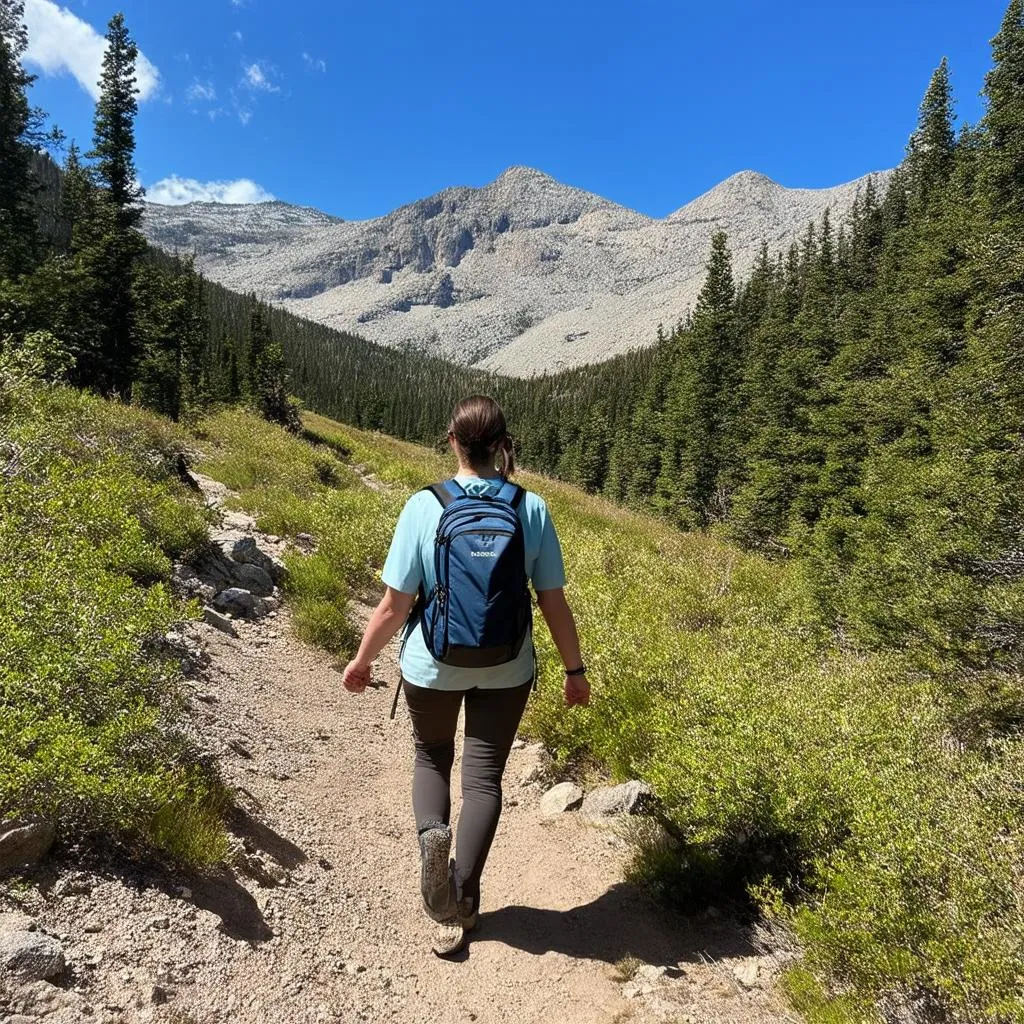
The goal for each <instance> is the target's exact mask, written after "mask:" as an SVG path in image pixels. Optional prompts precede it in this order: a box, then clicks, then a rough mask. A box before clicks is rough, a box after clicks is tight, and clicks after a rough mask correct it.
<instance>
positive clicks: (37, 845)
mask: <svg viewBox="0 0 1024 1024" xmlns="http://www.w3.org/2000/svg"><path fill="white" fill-rule="evenodd" d="M56 836H57V830H56V828H55V827H54V826H53V824H52V823H51V822H49V821H42V820H40V819H32V820H21V821H6V822H2V823H0V871H6V870H8V869H10V868H16V867H20V866H21V865H22V864H34V863H35V862H36V861H37V860H40V859H41V858H43V857H45V856H46V854H47V853H48V852H49V850H50V847H51V846H53V841H54V839H55V838H56Z"/></svg>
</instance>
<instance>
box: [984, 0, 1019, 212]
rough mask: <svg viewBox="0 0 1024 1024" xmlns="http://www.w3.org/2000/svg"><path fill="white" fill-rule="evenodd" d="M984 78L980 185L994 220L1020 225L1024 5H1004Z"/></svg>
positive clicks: (1012, 2)
mask: <svg viewBox="0 0 1024 1024" xmlns="http://www.w3.org/2000/svg"><path fill="white" fill-rule="evenodd" d="M992 56H993V59H994V61H995V63H994V66H993V68H992V70H991V71H990V72H989V73H988V75H987V76H986V78H985V97H986V99H987V101H988V106H987V109H986V111H985V117H984V120H983V122H982V128H983V131H984V136H985V143H986V152H985V159H984V170H983V179H984V183H985V189H986V194H987V200H988V203H989V206H990V209H992V210H993V211H994V212H996V215H997V216H1009V217H1011V218H1013V219H1014V220H1015V221H1016V222H1017V223H1018V224H1020V223H1024V0H1010V6H1009V7H1008V8H1007V10H1006V15H1005V17H1004V18H1003V23H1002V26H1001V27H1000V29H999V33H998V35H997V36H996V37H995V38H994V39H993V40H992Z"/></svg>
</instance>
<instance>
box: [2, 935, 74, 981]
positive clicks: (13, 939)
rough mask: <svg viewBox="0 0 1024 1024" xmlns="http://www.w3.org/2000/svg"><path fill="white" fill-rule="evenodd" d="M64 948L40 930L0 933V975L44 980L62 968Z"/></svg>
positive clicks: (24, 979)
mask: <svg viewBox="0 0 1024 1024" xmlns="http://www.w3.org/2000/svg"><path fill="white" fill-rule="evenodd" d="M64 966H65V960H64V949H63V947H62V946H61V944H60V943H59V942H58V941H57V940H56V939H54V938H51V937H50V936H49V935H43V934H42V932H27V931H10V932H4V933H3V934H2V935H0V978H2V977H4V976H7V977H11V978H16V979H18V980H19V981H45V980H46V979H47V978H52V977H54V976H56V975H58V974H60V973H61V971H63V970H64Z"/></svg>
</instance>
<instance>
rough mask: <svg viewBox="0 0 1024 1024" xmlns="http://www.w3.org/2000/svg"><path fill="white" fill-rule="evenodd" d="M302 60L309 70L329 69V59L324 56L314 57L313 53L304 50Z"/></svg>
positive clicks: (320, 70) (324, 70) (323, 70)
mask: <svg viewBox="0 0 1024 1024" xmlns="http://www.w3.org/2000/svg"><path fill="white" fill-rule="evenodd" d="M302 60H303V63H304V64H305V65H306V68H307V69H308V70H309V71H319V72H321V73H324V72H326V71H327V61H325V60H324V59H323V58H322V57H314V56H312V54H309V53H306V52H305V51H303V53H302Z"/></svg>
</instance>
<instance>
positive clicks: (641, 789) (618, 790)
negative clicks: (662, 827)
mask: <svg viewBox="0 0 1024 1024" xmlns="http://www.w3.org/2000/svg"><path fill="white" fill-rule="evenodd" d="M653 796H654V791H653V790H652V789H651V787H650V786H648V785H647V783H646V782H639V781H636V780H633V781H632V782H625V783H623V784H622V785H621V786H602V787H601V788H600V789H594V790H591V792H589V793H588V794H587V797H586V799H585V800H584V801H583V807H582V808H581V809H580V814H581V815H582V816H583V817H584V818H586V819H587V820H588V821H591V822H593V823H595V824H602V823H607V822H608V819H610V818H618V817H622V816H623V815H627V814H639V813H640V811H641V810H642V809H643V808H644V806H645V805H646V804H647V803H648V802H650V800H651V799H652V798H653Z"/></svg>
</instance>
